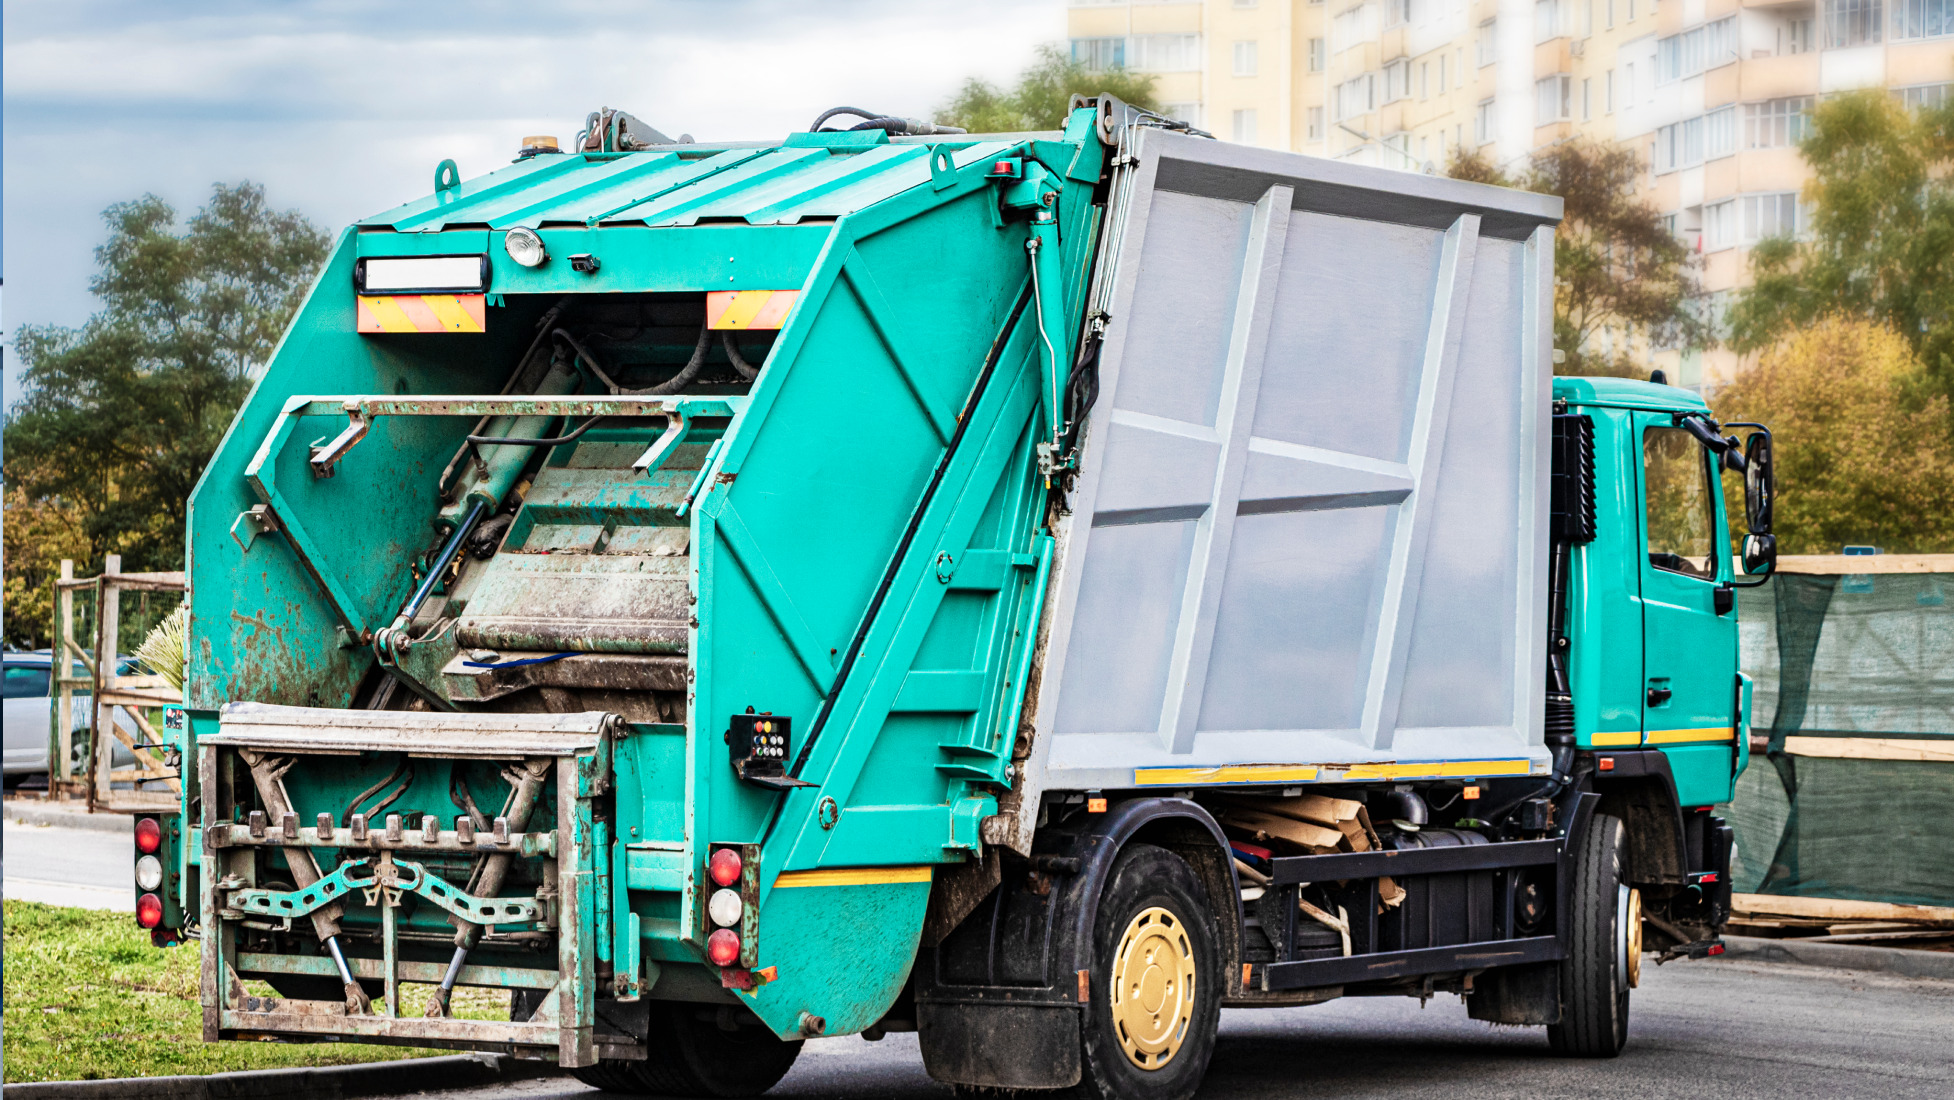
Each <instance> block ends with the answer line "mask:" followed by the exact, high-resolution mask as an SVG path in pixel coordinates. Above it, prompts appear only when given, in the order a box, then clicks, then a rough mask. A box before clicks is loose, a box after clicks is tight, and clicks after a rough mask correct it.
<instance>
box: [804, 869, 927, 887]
mask: <svg viewBox="0 0 1954 1100" xmlns="http://www.w3.org/2000/svg"><path fill="white" fill-rule="evenodd" d="M930 870H931V867H930V865H929V864H927V863H925V864H923V865H921V866H919V867H832V868H824V869H822V870H819V871H782V872H780V877H779V878H777V879H774V880H773V884H774V888H775V889H786V888H788V887H790V886H884V885H888V884H890V883H896V882H928V881H929V880H930Z"/></svg>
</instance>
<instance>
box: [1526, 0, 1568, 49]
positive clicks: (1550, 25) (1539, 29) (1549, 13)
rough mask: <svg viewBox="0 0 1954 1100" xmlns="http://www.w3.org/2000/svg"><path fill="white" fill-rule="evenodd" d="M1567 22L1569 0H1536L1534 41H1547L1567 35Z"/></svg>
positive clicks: (1534, 8)
mask: <svg viewBox="0 0 1954 1100" xmlns="http://www.w3.org/2000/svg"><path fill="white" fill-rule="evenodd" d="M1567 24H1568V18H1567V0H1534V2H1533V40H1534V42H1536V43H1539V42H1547V41H1551V40H1552V39H1556V38H1560V37H1563V36H1565V35H1566V34H1567V32H1568V26H1567Z"/></svg>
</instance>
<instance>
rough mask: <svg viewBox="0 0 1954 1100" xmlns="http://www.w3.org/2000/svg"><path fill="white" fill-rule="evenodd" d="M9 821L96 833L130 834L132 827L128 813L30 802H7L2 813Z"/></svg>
mask: <svg viewBox="0 0 1954 1100" xmlns="http://www.w3.org/2000/svg"><path fill="white" fill-rule="evenodd" d="M4 816H5V817H6V819H7V821H8V822H9V823H12V822H16V821H18V822H20V823H22V824H25V825H56V826H59V827H61V828H63V829H88V830H90V831H92V832H98V833H121V834H123V835H124V836H128V835H130V833H129V830H130V829H132V828H134V826H133V825H132V824H130V822H131V820H132V819H131V817H130V815H128V814H91V813H88V812H87V811H84V810H70V809H65V808H59V807H55V806H39V805H35V804H34V803H32V802H11V801H10V802H8V803H7V812H6V814H5V815H4Z"/></svg>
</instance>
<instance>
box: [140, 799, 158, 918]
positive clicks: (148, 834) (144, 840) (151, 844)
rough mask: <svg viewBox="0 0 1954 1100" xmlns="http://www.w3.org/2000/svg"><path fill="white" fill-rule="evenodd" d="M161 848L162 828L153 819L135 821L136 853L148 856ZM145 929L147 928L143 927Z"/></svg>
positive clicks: (143, 818) (146, 818)
mask: <svg viewBox="0 0 1954 1100" xmlns="http://www.w3.org/2000/svg"><path fill="white" fill-rule="evenodd" d="M162 846H163V826H162V824H161V823H159V822H158V821H157V820H156V819H155V818H153V817H139V818H137V819H136V851H138V852H141V853H143V854H144V855H149V854H151V853H153V852H155V851H156V850H157V849H159V848H161V847H162ZM145 927H147V926H145Z"/></svg>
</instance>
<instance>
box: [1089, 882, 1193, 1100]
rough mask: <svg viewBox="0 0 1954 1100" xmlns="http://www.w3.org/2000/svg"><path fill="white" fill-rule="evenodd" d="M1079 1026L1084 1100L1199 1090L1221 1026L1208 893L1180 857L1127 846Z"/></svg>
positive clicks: (1105, 908) (1181, 1098) (1110, 886)
mask: <svg viewBox="0 0 1954 1100" xmlns="http://www.w3.org/2000/svg"><path fill="white" fill-rule="evenodd" d="M1092 963H1093V965H1092V986H1091V1000H1090V1001H1089V1002H1088V1003H1087V1005H1086V1012H1085V1018H1084V1020H1083V1021H1082V1022H1081V1035H1080V1043H1081V1048H1082V1049H1081V1054H1082V1057H1081V1059H1080V1063H1081V1071H1082V1072H1081V1078H1080V1081H1079V1085H1078V1088H1077V1090H1076V1094H1077V1095H1078V1096H1080V1097H1082V1098H1084V1100H1186V1098H1188V1097H1191V1096H1193V1095H1194V1092H1195V1090H1196V1089H1198V1088H1200V1087H1201V1078H1202V1077H1203V1076H1204V1075H1206V1073H1207V1071H1208V1059H1209V1058H1211V1057H1213V1055H1214V1043H1215V1030H1216V1028H1217V1026H1218V1025H1219V1024H1220V1020H1221V963H1220V959H1219V957H1218V952H1217V949H1216V946H1215V933H1214V916H1213V914H1211V913H1210V912H1209V911H1208V903H1207V893H1206V891H1205V890H1203V889H1202V887H1201V881H1200V880H1199V879H1198V878H1196V877H1195V875H1194V870H1193V868H1191V867H1189V866H1188V865H1187V861H1185V860H1183V859H1181V857H1179V856H1177V855H1175V854H1173V853H1172V852H1169V851H1167V850H1166V849H1164V848H1156V847H1154V846H1153V845H1151V844H1130V845H1128V846H1127V847H1126V849H1125V850H1124V851H1122V852H1121V853H1120V854H1119V859H1118V861H1117V862H1116V863H1114V864H1113V871H1112V874H1111V876H1110V877H1109V878H1108V879H1107V882H1106V886H1105V889H1104V891H1103V892H1102V893H1101V894H1100V897H1099V919H1098V922H1097V925H1096V926H1095V927H1094V929H1093V955H1092Z"/></svg>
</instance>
